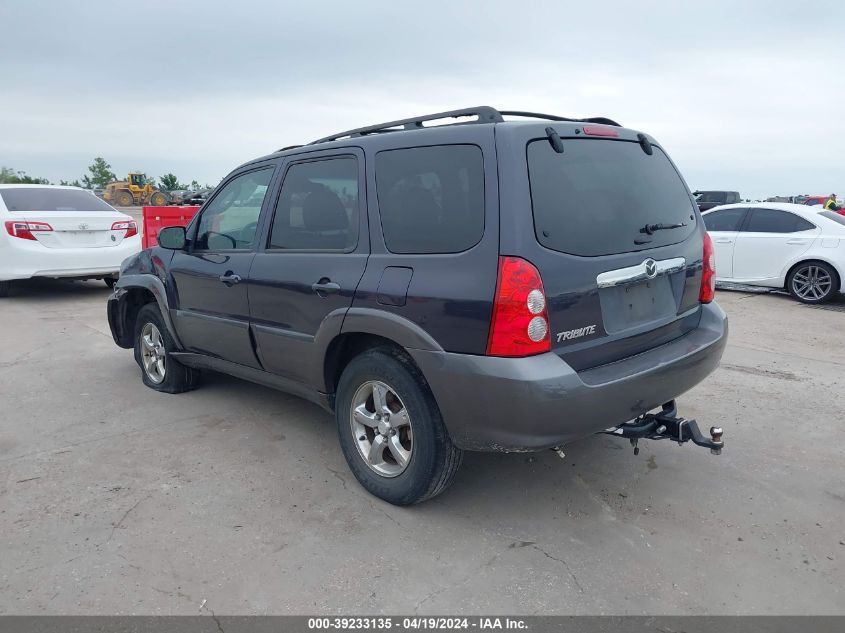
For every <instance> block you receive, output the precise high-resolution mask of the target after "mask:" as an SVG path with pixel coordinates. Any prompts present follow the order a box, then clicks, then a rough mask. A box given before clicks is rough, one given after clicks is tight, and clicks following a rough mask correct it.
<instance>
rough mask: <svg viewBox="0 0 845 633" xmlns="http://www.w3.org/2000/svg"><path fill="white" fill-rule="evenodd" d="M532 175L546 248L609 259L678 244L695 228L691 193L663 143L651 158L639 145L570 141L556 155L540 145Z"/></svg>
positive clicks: (537, 223)
mask: <svg viewBox="0 0 845 633" xmlns="http://www.w3.org/2000/svg"><path fill="white" fill-rule="evenodd" d="M528 171H529V181H530V185H531V201H532V206H533V209H534V230H535V233H536V235H537V240H538V241H539V242H540V244H542V245H543V246H545V247H547V248H551V249H553V250H556V251H561V252H564V253H571V254H573V255H584V256H596V255H609V254H612V253H625V252H630V251H638V250H643V249H647V248H655V247H658V246H666V245H668V244H676V243H677V242H680V241H683V240H684V239H685V238H686V237H688V236H689V235H690V234H691V233H692V232H693V231H694V230H695V208H694V207H693V203H692V200H691V198H690V196H689V193H688V191H687V188H686V186H685V185H684V182H683V180H682V179H681V177H680V175H679V174H678V172H677V171H676V170H675V168H674V167H673V165H672V163H670V162H669V159H668V157H667V156H666V154H664V153H663V152H662V151H661V150H660V148H659V147H657V146H654V154H653V155H651V156H649V155H648V154H646V153H645V152H644V151H643V150H642V148H641V147H640V145H639V144H638V143H632V142H627V141H610V140H594V139H566V140H565V141H564V152H563V153H562V154H558V153H556V152H555V151H554V149H553V148H552V146H551V144H550V143H549V141H548V140H546V139H542V140H536V141H532V142H530V143H529V144H528ZM661 225H662V226H661ZM677 225H683V226H677ZM647 226H648V227H649V228H650V229H651V231H650V232H649V230H646V227H647ZM658 226H660V228H657V227H658Z"/></svg>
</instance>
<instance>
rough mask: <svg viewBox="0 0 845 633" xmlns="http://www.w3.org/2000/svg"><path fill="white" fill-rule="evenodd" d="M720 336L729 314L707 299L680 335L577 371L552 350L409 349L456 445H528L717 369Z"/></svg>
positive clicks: (575, 433) (636, 411) (659, 398)
mask: <svg viewBox="0 0 845 633" xmlns="http://www.w3.org/2000/svg"><path fill="white" fill-rule="evenodd" d="M726 341H727V318H726V316H725V313H724V312H723V311H722V309H721V308H719V306H718V305H716V304H715V303H711V304H707V305H705V306H703V307H702V316H701V321H700V323H699V327H698V328H696V329H695V330H693V331H692V332H690V333H688V334H686V335H685V336H683V337H681V338H679V339H676V340H674V341H671V342H670V343H666V344H665V345H661V346H660V347H657V348H654V349H652V350H649V351H647V352H644V353H642V354H638V355H636V356H632V357H631V358H627V359H624V360H621V361H618V362H615V363H611V364H608V365H603V366H601V367H597V368H595V369H591V370H587V371H582V372H580V373H578V372H576V371H575V370H573V369H572V368H571V367H570V366H569V365H567V364H566V363H565V362H564V361H563V360H562V359H561V358H560V357H559V356H557V355H556V354H554V353H548V354H541V355H539V356H531V357H529V358H493V357H488V356H470V355H466V354H452V353H448V352H434V351H424V350H414V349H410V350H408V351H409V353H410V354H411V355H412V356H413V358H414V360H415V361H416V362H417V364H418V365H419V367H420V369H421V370H422V372H423V374H424V375H425V377H426V379H427V380H428V383H429V385H430V386H431V389H432V391H433V393H434V396H435V398H436V399H437V402H438V404H439V406H440V410H441V412H442V414H443V418H444V421H445V423H446V426H447V428H448V429H449V433H450V435H451V436H452V440H453V441H454V442H455V444H456V445H457V446H459V447H461V448H464V449H468V450H485V451H531V450H540V449H544V448H550V447H553V446H559V445H562V444H565V443H567V442H571V441H573V440H576V439H579V438H582V437H586V436H588V435H592V434H593V433H598V432H600V431H603V430H604V429H606V428H608V427H611V426H615V425H617V424H621V423H622V422H625V421H627V420H631V419H633V418H635V417H637V416H638V415H640V414H642V413H645V412H647V411H650V410H652V409H654V408H656V407H658V406H660V405H662V404H663V403H664V402H668V401H669V400H672V399H674V398H676V397H677V396H679V395H681V394H682V393H684V392H685V391H688V390H689V389H691V388H692V387H694V386H695V385H697V384H698V383H699V382H701V381H702V380H703V379H704V378H705V377H706V376H707V375H709V374H710V373H711V372H712V371H713V370H714V369H716V367H717V366H718V364H719V360H720V359H721V357H722V352H723V351H724V347H725V343H726Z"/></svg>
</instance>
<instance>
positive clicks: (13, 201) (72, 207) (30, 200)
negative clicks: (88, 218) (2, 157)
mask: <svg viewBox="0 0 845 633" xmlns="http://www.w3.org/2000/svg"><path fill="white" fill-rule="evenodd" d="M0 196H2V198H3V202H4V203H5V204H6V208H7V209H8V210H9V211H114V209H113V208H111V207H110V206H109V205H108V204H106V203H105V202H103V201H102V200H100V199H99V198H98V197H97V196H95V195H94V194H93V193H91V192H90V191H84V190H82V189H50V188H48V187H43V188H40V187H21V188H20V189H18V188H14V189H0Z"/></svg>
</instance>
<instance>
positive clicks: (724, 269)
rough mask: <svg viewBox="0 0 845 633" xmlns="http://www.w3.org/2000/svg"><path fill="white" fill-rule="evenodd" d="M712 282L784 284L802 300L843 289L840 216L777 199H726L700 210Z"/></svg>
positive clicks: (844, 228)
mask: <svg viewBox="0 0 845 633" xmlns="http://www.w3.org/2000/svg"><path fill="white" fill-rule="evenodd" d="M702 216H703V217H704V224H705V226H707V232H708V233H709V234H710V238H711V239H712V240H713V248H714V250H715V254H716V281H727V282H733V283H739V284H746V285H750V286H765V287H768V288H785V289H786V290H787V291H789V293H790V294H791V295H792V296H793V297H795V298H796V299H798V301H801V302H803V303H822V302H824V301H828V300H830V299H831V298H833V297H834V296H835V295H836V293H837V292H842V291H843V288H842V280H843V279H845V216H841V215H838V214H837V213H834V212H832V211H819V209H818V207H808V206H804V205H799V204H786V203H776V202H757V203H752V204H727V205H723V206H720V207H715V208H714V209H711V210H709V211H707V212H706V213H703V214H702Z"/></svg>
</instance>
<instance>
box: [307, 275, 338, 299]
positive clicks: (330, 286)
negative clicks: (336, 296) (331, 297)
mask: <svg viewBox="0 0 845 633" xmlns="http://www.w3.org/2000/svg"><path fill="white" fill-rule="evenodd" d="M311 290H313V291H314V292H316V293H317V294H318V295H319V296H320V297H325V296H326V295H327V294H331V293H335V292H340V284H336V283H335V282H333V281H332V280H331V279H329V278H328V277H323V278H322V279H320V281H318V282H317V283H315V284H311Z"/></svg>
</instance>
